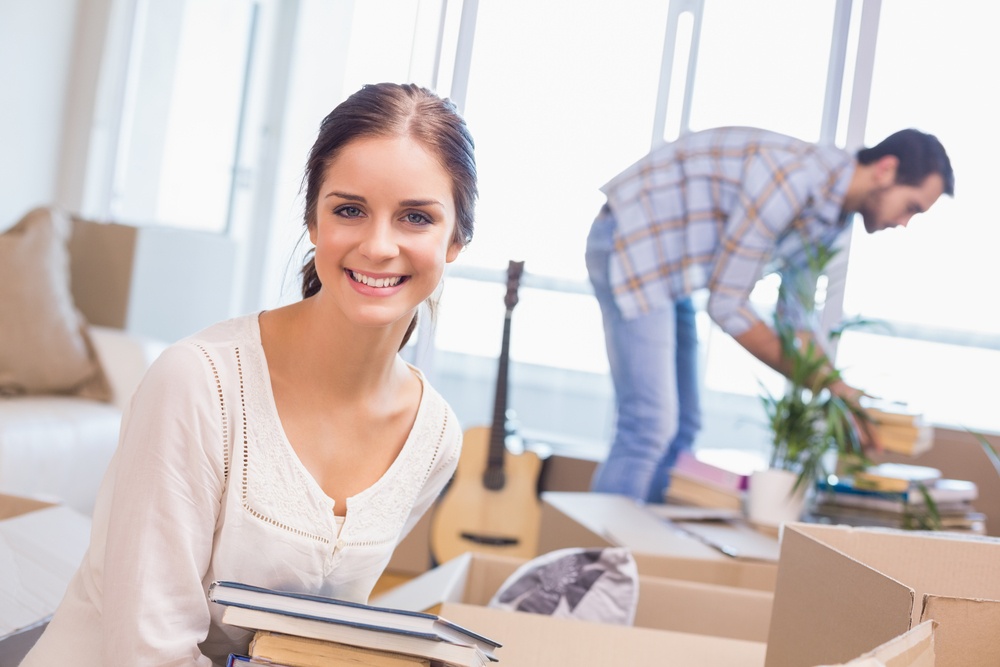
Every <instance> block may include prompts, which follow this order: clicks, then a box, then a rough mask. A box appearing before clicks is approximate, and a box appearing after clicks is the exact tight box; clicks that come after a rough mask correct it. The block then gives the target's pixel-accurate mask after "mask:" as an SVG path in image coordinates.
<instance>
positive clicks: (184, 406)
mask: <svg viewBox="0 0 1000 667" xmlns="http://www.w3.org/2000/svg"><path fill="white" fill-rule="evenodd" d="M216 383H217V379H216V378H215V377H214V376H213V374H212V372H211V369H210V368H209V367H208V364H207V362H206V359H205V357H204V355H203V354H202V353H201V352H200V351H198V350H196V349H195V348H193V347H190V346H188V345H186V344H180V345H177V346H174V347H171V348H170V349H169V350H167V351H166V352H164V354H163V355H162V356H161V357H160V358H159V359H158V360H157V362H156V363H154V364H153V366H152V367H151V368H150V371H149V372H148V373H147V375H146V376H145V378H144V379H143V381H142V383H141V384H140V385H139V388H138V389H137V391H136V394H135V396H134V398H133V400H132V402H131V405H130V408H129V410H128V412H127V414H126V416H125V418H124V419H123V424H122V431H121V437H120V442H119V448H118V451H117V453H116V454H115V461H114V462H113V463H112V466H113V467H112V472H111V474H113V475H114V479H113V493H112V494H111V495H110V507H109V508H108V510H107V515H106V516H107V518H106V526H105V528H106V531H107V540H106V543H105V550H104V558H103V567H104V571H103V577H102V579H103V582H104V591H103V610H102V616H103V620H104V622H103V633H104V637H103V645H104V664H106V665H117V664H121V665H135V664H176V665H180V664H184V665H205V666H208V665H210V664H211V663H210V662H209V660H208V659H207V658H205V657H204V656H202V655H201V652H200V651H199V649H198V643H199V642H201V641H202V640H204V639H205V636H206V634H207V632H208V628H209V622H210V616H209V608H208V601H207V599H206V596H205V591H204V588H203V581H202V580H203V577H204V576H205V573H206V572H207V570H208V566H209V562H210V559H211V555H212V544H213V535H214V532H215V527H216V521H217V516H218V512H219V507H220V497H221V492H222V489H223V486H224V477H225V471H224V451H225V449H224V448H225V446H226V443H225V442H223V428H222V424H223V420H224V416H223V414H222V412H221V407H220V400H219V397H220V394H219V388H218V387H217V384H216Z"/></svg>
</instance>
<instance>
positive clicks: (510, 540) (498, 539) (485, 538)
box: [459, 532, 521, 547]
mask: <svg viewBox="0 0 1000 667" xmlns="http://www.w3.org/2000/svg"><path fill="white" fill-rule="evenodd" d="M459 535H460V536H461V538H462V539H463V540H468V541H469V542H473V543H475V544H485V545H489V546H491V547H512V546H516V545H518V544H520V543H521V540H519V539H518V538H516V537H502V536H497V535H477V534H475V533H467V532H462V533H459Z"/></svg>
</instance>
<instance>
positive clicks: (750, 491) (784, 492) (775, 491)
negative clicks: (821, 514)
mask: <svg viewBox="0 0 1000 667" xmlns="http://www.w3.org/2000/svg"><path fill="white" fill-rule="evenodd" d="M797 478H798V475H796V474H795V473H794V472H790V471H788V470H780V469H778V468H767V469H765V470H755V471H753V472H752V473H751V474H750V480H749V482H748V484H747V494H746V506H745V508H744V509H745V512H746V516H747V520H749V521H750V522H751V523H755V524H759V525H761V526H769V527H777V526H780V525H781V524H783V523H785V522H787V521H798V520H799V517H800V516H801V515H802V510H803V509H804V508H805V504H806V489H805V486H802V487H800V488H799V489H797V490H796V491H795V493H794V494H793V493H792V487H794V486H795V480H796V479H797Z"/></svg>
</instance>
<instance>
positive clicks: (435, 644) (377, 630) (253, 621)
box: [208, 581, 500, 665]
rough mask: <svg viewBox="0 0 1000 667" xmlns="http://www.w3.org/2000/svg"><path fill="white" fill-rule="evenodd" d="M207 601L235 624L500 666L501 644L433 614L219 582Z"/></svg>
mask: <svg viewBox="0 0 1000 667" xmlns="http://www.w3.org/2000/svg"><path fill="white" fill-rule="evenodd" d="M208 599H209V600H211V601H212V602H216V603H219V604H224V605H227V608H226V611H225V612H224V613H223V621H225V622H226V623H231V624H232V625H239V626H241V627H247V628H251V629H255V630H271V631H273V632H284V633H286V634H293V635H300V636H303V637H312V638H314V639H325V640H331V641H337V642H341V643H344V644H351V645H353V646H364V647H367V648H380V649H383V650H390V651H400V652H403V653H411V654H414V655H426V656H427V657H432V658H437V659H442V660H443V659H445V657H444V655H442V654H455V655H456V656H465V658H464V660H465V662H458V663H456V664H463V665H464V664H469V665H478V664H485V663H486V662H489V661H496V660H497V658H496V656H495V655H494V653H493V651H494V649H496V648H499V647H500V643H499V642H497V641H494V640H492V639H490V638H488V637H484V636H483V635H480V634H478V633H475V632H472V631H471V630H468V629H467V628H464V627H462V626H460V625H458V624H456V623H452V622H450V621H448V620H447V619H444V618H442V617H440V616H437V615H435V614H428V613H423V612H415V611H409V610H404V609H394V608H390V607H377V606H374V605H368V604H362V603H359V602H350V601H347V600H339V599H336V598H330V597H325V596H320V595H309V594H304V593H291V592H287V591H277V590H272V589H268V588H262V587H259V586H251V585H248V584H243V583H238V582H232V581H216V582H213V583H212V584H211V586H209V589H208ZM403 647H407V649H404V648H403ZM427 651H430V653H427Z"/></svg>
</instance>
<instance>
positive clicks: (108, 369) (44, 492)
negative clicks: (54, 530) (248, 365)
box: [0, 208, 165, 515]
mask: <svg viewBox="0 0 1000 667" xmlns="http://www.w3.org/2000/svg"><path fill="white" fill-rule="evenodd" d="M133 238H134V228H130V227H128V226H126V225H118V224H105V223H96V222H92V221H87V220H82V219H79V218H76V217H74V216H71V215H69V214H67V213H65V212H62V211H59V210H57V209H52V208H38V209H34V210H32V211H30V212H29V213H28V214H27V215H25V216H24V218H22V219H21V220H20V221H19V222H17V223H16V224H15V225H13V226H12V227H10V228H9V229H8V230H6V231H5V232H3V233H2V234H0V492H2V493H9V494H14V495H20V496H30V497H36V498H40V499H44V500H51V501H57V502H61V503H63V504H65V505H67V506H69V507H71V508H73V509H75V510H77V511H79V512H81V513H83V514H86V515H89V514H90V513H91V512H92V510H93V506H94V500H95V498H96V495H97V489H98V487H99V485H100V483H101V479H102V478H103V476H104V471H105V469H106V468H107V465H108V462H109V460H110V458H111V455H112V454H113V453H114V450H115V448H116V446H117V443H118V430H119V426H120V422H121V416H122V410H123V409H124V407H125V405H126V404H127V403H128V401H129V399H130V397H131V395H132V393H133V391H134V390H135V387H136V385H137V384H138V382H139V380H140V379H141V377H142V375H143V373H144V372H145V371H146V369H147V368H148V367H149V365H150V363H152V361H153V360H154V359H155V358H156V356H157V355H158V354H159V353H160V352H161V351H162V350H163V348H164V347H165V343H163V342H161V341H157V340H154V339H151V338H148V337H145V336H142V335H137V334H134V333H130V332H129V331H127V330H126V329H125V327H124V313H125V310H126V307H127V306H126V303H125V302H126V301H127V295H128V279H129V272H130V269H131V267H130V265H129V264H130V262H131V258H130V255H129V253H128V252H127V251H126V250H127V249H128V248H129V247H130V243H131V242H132V239H133Z"/></svg>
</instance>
